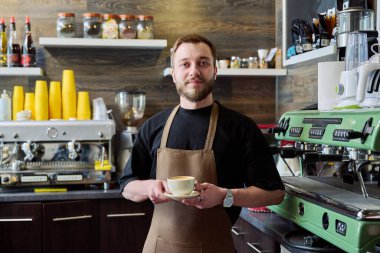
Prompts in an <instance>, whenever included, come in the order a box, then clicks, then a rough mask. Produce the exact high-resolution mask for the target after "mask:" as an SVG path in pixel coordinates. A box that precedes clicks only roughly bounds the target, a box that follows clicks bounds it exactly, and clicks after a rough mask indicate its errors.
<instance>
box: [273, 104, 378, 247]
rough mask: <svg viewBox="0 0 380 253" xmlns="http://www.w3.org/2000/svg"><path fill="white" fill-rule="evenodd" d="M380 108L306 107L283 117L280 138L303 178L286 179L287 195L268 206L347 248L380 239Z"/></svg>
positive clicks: (283, 153)
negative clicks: (297, 162) (319, 109)
mask: <svg viewBox="0 0 380 253" xmlns="http://www.w3.org/2000/svg"><path fill="white" fill-rule="evenodd" d="M379 123H380V109H377V108H374V109H351V110H340V111H317V110H302V111H290V112H286V113H285V114H283V115H282V117H281V118H280V120H279V123H278V127H277V128H274V129H272V131H273V132H275V133H276V138H277V139H278V140H282V141H285V140H287V141H294V145H293V146H292V147H284V148H281V149H280V156H281V157H282V158H297V159H298V160H299V164H300V167H301V176H285V177H282V179H283V182H284V184H285V191H286V195H285V199H284V200H283V202H282V203H281V204H279V205H275V206H270V207H269V208H270V209H271V210H272V211H274V212H276V213H278V214H279V215H281V216H283V217H285V218H287V219H289V220H291V221H293V222H294V223H296V224H298V225H299V226H301V227H303V228H305V229H306V230H308V231H310V232H311V233H313V234H315V235H317V236H319V237H321V238H322V239H324V240H326V241H328V242H330V243H331V244H333V245H335V246H337V247H339V248H340V249H342V250H344V251H346V252H360V253H364V252H375V245H376V244H379V243H380V176H379V167H380V124H379Z"/></svg>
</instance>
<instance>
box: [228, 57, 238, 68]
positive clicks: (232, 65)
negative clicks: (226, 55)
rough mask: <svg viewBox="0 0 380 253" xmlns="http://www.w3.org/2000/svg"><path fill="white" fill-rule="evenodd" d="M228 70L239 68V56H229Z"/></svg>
mask: <svg viewBox="0 0 380 253" xmlns="http://www.w3.org/2000/svg"><path fill="white" fill-rule="evenodd" d="M230 68H231V69H238V68H240V57H239V56H231V61H230Z"/></svg>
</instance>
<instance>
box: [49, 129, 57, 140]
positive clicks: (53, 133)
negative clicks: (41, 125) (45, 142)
mask: <svg viewBox="0 0 380 253" xmlns="http://www.w3.org/2000/svg"><path fill="white" fill-rule="evenodd" d="M46 135H47V136H48V137H49V138H51V139H55V138H57V136H58V130H57V128H54V127H49V128H48V129H47V131H46Z"/></svg>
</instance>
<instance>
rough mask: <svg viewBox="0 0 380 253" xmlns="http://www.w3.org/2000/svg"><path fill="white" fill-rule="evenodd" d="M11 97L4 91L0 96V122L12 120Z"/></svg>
mask: <svg viewBox="0 0 380 253" xmlns="http://www.w3.org/2000/svg"><path fill="white" fill-rule="evenodd" d="M11 113H12V108H11V97H10V96H9V94H8V92H7V91H6V90H3V93H2V94H1V96H0V121H4V120H5V121H10V120H11V118H12V115H11Z"/></svg>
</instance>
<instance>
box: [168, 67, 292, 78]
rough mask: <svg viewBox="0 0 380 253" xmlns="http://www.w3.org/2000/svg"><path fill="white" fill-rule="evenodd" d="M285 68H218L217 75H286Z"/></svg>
mask: <svg viewBox="0 0 380 253" xmlns="http://www.w3.org/2000/svg"><path fill="white" fill-rule="evenodd" d="M171 71H172V68H166V69H165V70H164V76H170V75H171ZM286 75H287V69H218V76H286Z"/></svg>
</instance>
